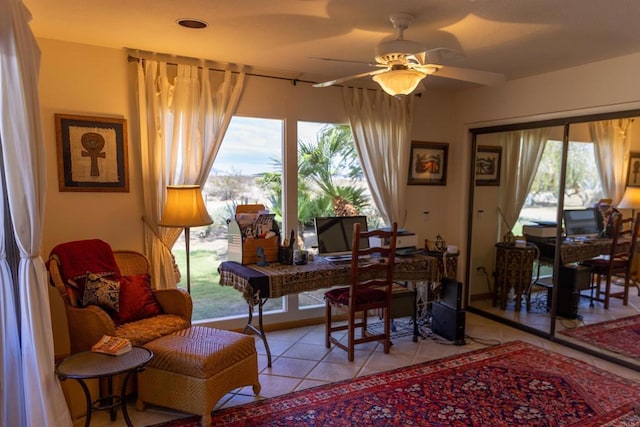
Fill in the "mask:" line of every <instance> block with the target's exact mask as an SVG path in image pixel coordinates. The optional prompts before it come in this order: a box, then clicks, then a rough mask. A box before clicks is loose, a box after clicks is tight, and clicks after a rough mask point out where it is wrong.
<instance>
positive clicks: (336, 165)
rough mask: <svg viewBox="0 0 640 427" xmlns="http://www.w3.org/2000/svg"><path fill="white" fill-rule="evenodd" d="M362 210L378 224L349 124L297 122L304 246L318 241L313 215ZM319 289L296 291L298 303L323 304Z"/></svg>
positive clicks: (371, 222)
mask: <svg viewBox="0 0 640 427" xmlns="http://www.w3.org/2000/svg"><path fill="white" fill-rule="evenodd" d="M353 215H366V216H367V222H368V225H369V227H370V228H375V227H379V226H380V223H381V220H380V214H379V213H378V211H377V209H376V208H375V206H374V205H373V202H372V199H371V192H370V191H369V187H368V185H367V182H366V180H365V178H364V175H363V172H362V167H361V165H360V160H359V158H358V154H357V151H356V148H355V143H354V141H353V137H352V135H351V129H350V128H349V126H348V125H336V124H330V123H314V122H298V220H299V227H298V228H299V230H298V234H299V235H300V236H302V237H303V243H302V244H303V245H304V248H305V249H309V248H311V249H313V252H315V246H316V245H317V238H316V234H315V229H314V223H313V218H315V217H320V216H353ZM325 291H326V289H321V290H317V291H312V292H303V293H301V294H299V295H298V306H299V307H300V308H310V307H317V306H319V305H324V299H323V298H324V292H325Z"/></svg>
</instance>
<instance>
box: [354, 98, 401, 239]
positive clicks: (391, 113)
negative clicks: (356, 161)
mask: <svg viewBox="0 0 640 427" xmlns="http://www.w3.org/2000/svg"><path fill="white" fill-rule="evenodd" d="M343 100H344V106H345V109H346V111H347V115H348V116H349V124H350V125H351V132H352V133H353V138H354V140H355V145H356V149H357V150H358V155H359V157H360V162H361V163H362V169H363V171H364V175H365V178H366V179H367V182H368V184H369V188H370V190H371V195H372V197H373V201H374V203H375V205H376V207H377V208H378V211H379V212H380V214H381V215H382V218H383V219H384V220H385V222H386V223H387V224H392V223H393V222H397V223H398V226H400V227H401V226H403V225H404V221H405V219H406V209H405V194H406V189H407V170H408V168H409V149H410V146H411V124H412V118H413V96H405V97H402V98H400V99H398V98H394V97H392V96H389V95H387V94H385V93H384V92H383V91H381V90H376V91H375V92H374V91H370V90H367V89H358V88H346V87H345V88H344V89H343Z"/></svg>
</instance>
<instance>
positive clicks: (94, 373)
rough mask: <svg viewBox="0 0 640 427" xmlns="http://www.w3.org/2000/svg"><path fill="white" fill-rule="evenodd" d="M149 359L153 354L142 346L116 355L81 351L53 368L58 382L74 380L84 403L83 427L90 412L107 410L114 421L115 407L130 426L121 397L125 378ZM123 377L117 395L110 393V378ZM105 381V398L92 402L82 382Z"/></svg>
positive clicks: (89, 419) (124, 403)
mask: <svg viewBox="0 0 640 427" xmlns="http://www.w3.org/2000/svg"><path fill="white" fill-rule="evenodd" d="M152 358H153V353H152V352H151V350H148V349H146V348H144V347H133V348H132V349H131V351H130V352H128V353H125V354H121V355H119V356H111V355H109V354H103V353H95V352H93V351H83V352H81V353H75V354H72V355H70V356H68V357H65V358H64V359H63V360H61V361H60V362H59V363H58V364H57V365H56V369H55V372H56V375H58V378H60V380H61V381H64V380H66V379H67V378H73V379H74V380H76V381H78V383H79V384H80V386H81V387H82V390H83V391H84V395H85V398H86V401H87V417H86V420H85V423H84V425H85V427H89V424H90V423H91V412H92V411H93V410H104V409H108V410H109V411H110V412H111V420H112V421H113V420H115V418H116V413H117V408H118V406H120V407H121V408H122V415H123V416H124V420H125V422H126V423H127V426H129V427H132V426H133V424H132V423H131V419H130V418H129V414H128V413H127V403H126V399H125V397H126V396H125V395H126V392H127V383H128V382H129V377H130V376H131V374H132V373H134V372H140V371H142V370H143V369H144V368H145V366H146V365H147V363H149V362H150V361H151V359H152ZM119 374H125V377H124V381H123V382H122V388H121V391H120V394H119V395H116V394H113V376H114V375H119ZM98 378H107V385H108V393H109V395H108V396H104V397H100V398H98V399H96V400H95V401H94V402H92V401H91V393H89V388H88V387H87V385H86V384H85V382H84V380H88V379H98Z"/></svg>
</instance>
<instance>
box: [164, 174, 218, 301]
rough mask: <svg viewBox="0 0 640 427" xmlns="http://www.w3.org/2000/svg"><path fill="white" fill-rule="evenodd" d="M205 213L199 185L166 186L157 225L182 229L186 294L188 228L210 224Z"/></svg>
mask: <svg viewBox="0 0 640 427" xmlns="http://www.w3.org/2000/svg"><path fill="white" fill-rule="evenodd" d="M212 223H213V220H212V219H211V217H210V216H209V214H208V213H207V208H206V207H205V205H204V200H203V199H202V191H200V186H199V185H169V186H167V203H166V205H165V207H164V211H163V212H162V219H161V220H160V223H159V225H160V226H162V227H180V228H184V242H185V246H186V250H187V252H186V255H187V292H189V293H191V266H190V264H189V239H190V234H189V228H190V227H199V226H202V225H209V224H212Z"/></svg>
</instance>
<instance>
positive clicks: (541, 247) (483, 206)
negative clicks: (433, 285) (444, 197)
mask: <svg viewBox="0 0 640 427" xmlns="http://www.w3.org/2000/svg"><path fill="white" fill-rule="evenodd" d="M639 113H640V112H638V111H628V112H621V113H608V114H602V115H593V116H588V117H587V116H584V117H572V118H562V119H557V120H549V121H545V122H536V123H522V124H515V125H508V126H502V127H491V128H477V129H472V130H471V137H472V147H471V149H472V153H473V156H472V164H471V182H470V188H471V191H470V194H469V207H470V208H469V217H468V224H469V236H468V248H469V251H468V254H467V256H468V259H467V266H468V268H467V272H466V282H467V283H468V286H467V301H468V309H469V310H470V311H474V312H477V313H480V314H483V315H486V316H488V317H492V318H495V319H497V320H499V321H501V322H504V323H508V324H511V325H513V326H515V327H518V328H520V329H525V330H528V331H530V332H532V333H535V334H538V335H542V336H548V337H549V338H551V339H554V340H556V341H560V342H563V343H566V344H568V345H571V346H575V347H577V348H579V349H581V350H583V351H587V352H592V353H595V354H598V355H601V356H603V357H606V358H610V359H611V360H615V361H617V362H619V363H623V364H629V365H631V366H633V367H638V368H640V358H638V357H637V356H636V357H633V356H629V355H625V354H622V353H621V352H620V349H618V348H614V346H613V344H612V345H607V344H606V340H605V341H601V342H600V343H597V342H596V341H594V340H591V341H589V340H585V339H584V337H581V336H580V334H578V333H574V332H575V331H578V330H577V329H576V328H580V327H583V326H587V325H593V324H600V323H602V322H604V321H609V320H617V319H626V318H629V316H635V315H638V314H639V311H638V309H637V308H636V307H640V291H637V290H636V288H634V287H632V289H631V294H632V299H631V301H630V303H629V305H626V306H625V305H623V304H622V301H621V300H614V302H612V304H611V307H610V308H609V309H604V308H603V306H602V303H598V302H592V301H591V298H590V294H591V289H590V287H591V283H592V282H591V276H590V274H589V271H585V269H584V268H583V266H582V265H581V262H580V261H581V259H580V257H579V256H575V255H574V256H573V257H572V256H570V255H567V254H566V253H565V255H564V257H563V256H561V254H562V253H564V252H566V251H567V249H566V246H565V243H566V242H568V241H571V240H572V241H573V243H574V244H589V243H590V242H591V241H589V242H587V241H585V240H580V239H575V238H573V239H572V236H569V238H567V236H566V230H565V227H564V224H563V212H564V211H565V210H574V211H575V210H584V209H590V208H593V207H594V206H596V205H597V204H598V203H599V202H601V201H602V200H605V201H606V199H613V203H614V204H616V203H617V202H618V201H619V200H620V199H621V197H622V193H624V188H625V182H626V175H624V176H621V173H624V174H626V169H627V163H628V161H629V153H630V152H631V153H633V152H634V150H635V151H640V124H639V123H638V120H634V119H633V117H635V116H638V115H640V114H639ZM621 151H622V154H620V152H621ZM614 153H616V154H615V155H614ZM616 182H617V185H616V184H615V183H616ZM620 211H621V213H622V214H623V216H625V217H626V216H630V215H631V211H630V210H629V209H620ZM599 225H600V226H601V224H599ZM525 231H526V234H525ZM558 242H560V243H558ZM593 246H595V243H594V244H593ZM559 248H562V250H560V249H559ZM603 251H604V250H603Z"/></svg>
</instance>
